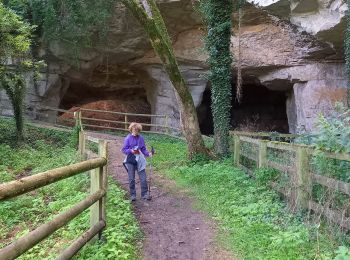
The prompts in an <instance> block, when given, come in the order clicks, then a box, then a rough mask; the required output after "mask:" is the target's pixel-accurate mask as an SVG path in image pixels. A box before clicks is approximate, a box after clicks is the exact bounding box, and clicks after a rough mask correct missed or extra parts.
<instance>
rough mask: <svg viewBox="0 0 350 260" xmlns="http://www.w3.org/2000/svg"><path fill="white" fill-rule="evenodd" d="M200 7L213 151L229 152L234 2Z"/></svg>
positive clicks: (212, 2) (211, 0) (202, 3)
mask: <svg viewBox="0 0 350 260" xmlns="http://www.w3.org/2000/svg"><path fill="white" fill-rule="evenodd" d="M200 10H201V12H202V13H203V16H204V20H205V22H206V24H207V27H208V29H207V30H208V34H207V37H206V40H205V46H206V49H207V51H208V53H209V59H208V63H209V66H210V74H209V80H210V82H211V100H212V106H211V111H212V114H213V122H214V138H215V146H214V148H215V152H216V154H218V155H220V156H225V155H227V154H228V153H229V147H230V146H229V130H230V112H231V99H232V87H231V63H232V57H231V51H230V42H231V27H232V21H231V15H232V12H233V1H232V0H225V1H217V0H204V1H200Z"/></svg>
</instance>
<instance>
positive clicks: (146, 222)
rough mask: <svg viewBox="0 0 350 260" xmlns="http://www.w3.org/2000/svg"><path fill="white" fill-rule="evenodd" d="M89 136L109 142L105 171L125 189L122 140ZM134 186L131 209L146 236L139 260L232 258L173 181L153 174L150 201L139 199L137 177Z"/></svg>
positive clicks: (97, 135)
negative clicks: (220, 245)
mask: <svg viewBox="0 0 350 260" xmlns="http://www.w3.org/2000/svg"><path fill="white" fill-rule="evenodd" d="M90 135H92V136H94V137H97V138H101V139H106V140H109V145H108V160H109V164H108V172H109V174H112V176H113V178H114V179H115V180H116V181H117V182H119V183H120V184H121V185H122V187H123V188H124V189H125V190H128V178H127V174H126V172H125V169H124V167H123V165H122V161H123V159H124V156H123V154H122V153H121V152H120V149H121V147H122V144H123V139H122V138H121V137H116V136H112V135H106V134H98V133H90ZM147 169H149V167H147ZM136 183H137V192H138V194H137V201H136V202H135V203H134V204H133V205H134V206H133V210H134V213H135V215H136V217H137V219H138V221H139V223H140V226H141V229H142V231H143V233H144V235H145V238H144V240H143V245H142V252H141V258H142V259H146V260H155V259H157V260H172V259H179V260H192V259H193V260H201V259H208V260H211V259H212V260H216V259H217V260H219V259H220V260H225V259H234V257H233V256H232V255H231V254H230V253H228V252H226V251H225V250H222V249H220V248H219V247H218V246H216V243H215V240H214V238H215V234H216V229H215V226H214V224H213V223H211V222H210V221H209V220H208V219H207V217H206V215H205V214H204V213H201V212H199V211H196V210H194V209H193V207H192V201H191V199H190V198H189V197H188V196H187V195H186V193H185V192H184V191H181V190H179V189H178V188H177V187H176V186H175V183H174V182H173V181H171V180H168V179H166V178H165V177H164V176H162V175H160V174H157V173H153V176H152V185H151V194H152V198H153V199H152V200H151V201H143V200H141V199H140V187H139V182H138V177H137V178H136ZM117 206H118V205H116V207H117Z"/></svg>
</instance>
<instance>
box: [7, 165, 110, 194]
mask: <svg viewBox="0 0 350 260" xmlns="http://www.w3.org/2000/svg"><path fill="white" fill-rule="evenodd" d="M106 164H107V160H106V158H96V159H91V160H88V161H84V162H80V163H76V164H72V165H68V166H64V167H60V168H56V169H53V170H49V171H46V172H42V173H38V174H35V175H32V176H28V177H24V178H22V179H19V180H15V181H11V182H8V183H4V184H0V201H2V200H5V199H9V198H13V197H16V196H19V195H21V194H24V193H27V192H29V191H32V190H35V189H38V188H41V187H43V186H46V185H48V184H51V183H54V182H57V181H59V180H62V179H65V178H68V177H71V176H74V175H77V174H79V173H82V172H85V171H89V170H92V169H95V168H99V167H102V166H104V165H106Z"/></svg>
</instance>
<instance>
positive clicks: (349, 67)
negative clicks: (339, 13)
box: [345, 0, 350, 106]
mask: <svg viewBox="0 0 350 260" xmlns="http://www.w3.org/2000/svg"><path fill="white" fill-rule="evenodd" d="M347 5H348V12H347V26H346V35H345V62H346V72H347V76H348V82H347V95H348V97H347V100H348V106H350V0H347Z"/></svg>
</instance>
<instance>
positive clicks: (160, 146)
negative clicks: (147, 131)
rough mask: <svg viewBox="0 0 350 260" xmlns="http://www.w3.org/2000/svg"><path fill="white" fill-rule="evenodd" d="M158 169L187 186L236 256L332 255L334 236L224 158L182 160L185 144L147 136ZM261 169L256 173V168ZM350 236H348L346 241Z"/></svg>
mask: <svg viewBox="0 0 350 260" xmlns="http://www.w3.org/2000/svg"><path fill="white" fill-rule="evenodd" d="M146 143H148V144H149V145H153V146H154V147H155V149H156V151H157V155H156V156H155V157H154V158H153V160H154V161H153V164H154V165H155V166H156V168H157V170H158V171H159V172H161V173H164V174H166V175H167V176H168V177H170V178H172V179H174V180H175V181H176V183H177V184H178V185H179V186H181V187H184V188H186V190H188V189H190V190H192V192H191V193H192V195H193V196H195V197H196V198H197V200H198V203H199V205H198V208H201V209H202V210H204V211H205V212H207V213H208V214H209V215H210V216H211V217H212V218H213V219H215V220H216V221H217V222H218V223H219V227H220V233H221V234H224V235H221V238H220V237H219V239H220V240H222V241H224V246H225V247H226V248H228V249H229V250H231V251H232V252H234V254H235V255H237V258H238V259H333V258H334V257H335V253H334V252H335V250H336V249H337V248H338V246H339V245H340V244H339V240H337V239H336V238H335V237H332V236H331V235H330V234H327V233H326V232H322V230H320V229H318V228H317V226H312V225H309V224H308V223H306V222H304V220H305V219H304V216H303V214H299V215H292V214H290V213H289V212H288V210H287V208H286V205H285V203H284V202H283V201H281V199H280V197H279V195H278V194H277V193H276V192H274V191H272V190H270V189H268V188H267V187H266V186H265V185H263V184H262V183H261V181H259V180H258V181H255V180H252V179H250V178H248V177H247V175H246V174H244V173H243V172H242V171H241V170H240V169H237V168H235V167H233V166H232V161H231V159H227V160H223V161H197V162H192V163H189V162H187V161H186V152H185V151H186V146H185V144H184V143H183V142H181V141H177V140H172V139H170V138H155V137H152V136H148V137H146ZM260 174H261V173H260ZM348 243H349V241H347V244H345V245H348Z"/></svg>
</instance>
